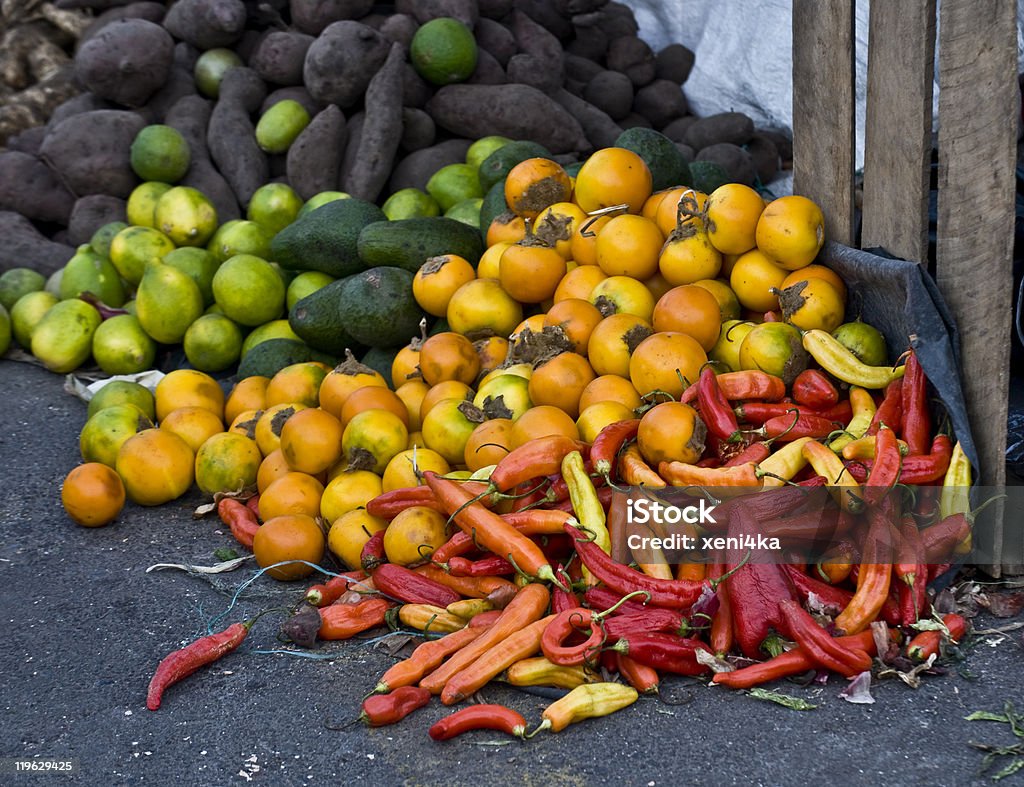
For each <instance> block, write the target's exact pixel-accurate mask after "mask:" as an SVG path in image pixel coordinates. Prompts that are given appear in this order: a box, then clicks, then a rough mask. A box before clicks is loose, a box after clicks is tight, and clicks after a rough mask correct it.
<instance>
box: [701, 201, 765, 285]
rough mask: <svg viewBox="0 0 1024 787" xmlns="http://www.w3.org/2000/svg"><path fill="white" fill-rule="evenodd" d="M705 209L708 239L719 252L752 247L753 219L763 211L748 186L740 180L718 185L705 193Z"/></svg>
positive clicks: (754, 229)
mask: <svg viewBox="0 0 1024 787" xmlns="http://www.w3.org/2000/svg"><path fill="white" fill-rule="evenodd" d="M705 209H706V213H707V219H706V221H705V224H706V226H707V232H708V239H709V240H710V241H711V245H712V246H714V247H715V248H716V249H718V250H719V251H720V252H722V254H743V253H744V252H748V251H750V250H751V249H752V248H754V245H755V243H756V239H755V234H756V231H757V220H758V219H759V218H761V213H763V212H764V200H763V199H761V195H760V194H758V193H757V192H756V191H754V190H753V189H752V188H750V186H744V185H743V184H742V183H726V184H725V185H724V186H719V187H718V188H717V189H715V190H714V191H712V192H711V193H710V194H709V195H708V201H707V205H706V206H705ZM702 278H713V276H708V277H702Z"/></svg>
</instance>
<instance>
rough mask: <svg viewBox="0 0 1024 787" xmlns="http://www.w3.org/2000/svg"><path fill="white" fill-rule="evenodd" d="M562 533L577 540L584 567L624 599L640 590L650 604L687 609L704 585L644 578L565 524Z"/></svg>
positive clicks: (574, 528) (576, 529)
mask: <svg viewBox="0 0 1024 787" xmlns="http://www.w3.org/2000/svg"><path fill="white" fill-rule="evenodd" d="M565 532H566V533H568V534H569V535H570V536H571V537H573V538H575V539H576V551H577V553H578V554H579V556H580V560H582V561H583V565H585V566H586V567H587V568H588V569H589V570H590V573H591V574H592V575H593V576H594V577H595V578H596V579H598V580H600V581H601V582H603V583H604V584H605V585H606V586H607V587H609V588H611V589H612V590H615V591H617V592H619V593H621V594H623V595H625V594H626V593H632V592H633V591H636V590H643V591H646V592H647V593H650V603H651V604H653V605H655V606H658V607H670V608H673V609H689V608H690V607H692V606H693V603H694V602H695V601H696V600H697V599H698V598H699V597H700V594H701V591H702V589H703V587H704V583H703V582H692V581H689V580H685V579H658V578H656V577H650V576H647V575H646V574H643V573H641V572H639V571H634V570H633V569H631V568H630V567H629V566H623V565H621V564H620V563H616V562H615V561H614V560H612V559H611V556H609V555H607V554H605V552H604V550H602V549H601V547H599V546H598V545H597V544H596V543H594V542H593V541H589V540H587V536H586V534H585V533H583V531H582V530H580V529H579V528H577V527H574V526H573V525H571V524H567V525H566V526H565Z"/></svg>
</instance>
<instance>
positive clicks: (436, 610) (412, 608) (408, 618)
mask: <svg viewBox="0 0 1024 787" xmlns="http://www.w3.org/2000/svg"><path fill="white" fill-rule="evenodd" d="M398 619H399V620H400V621H402V623H404V624H405V625H406V626H408V627H409V628H414V629H416V630H417V631H436V632H439V633H444V634H450V633H451V632H453V631H458V630H459V629H462V628H465V627H466V621H465V620H464V619H463V618H460V617H459V616H458V615H452V614H451V613H450V612H448V611H446V610H445V609H444V608H443V607H435V606H433V605H432V604H403V605H402V606H401V608H400V609H399V610H398Z"/></svg>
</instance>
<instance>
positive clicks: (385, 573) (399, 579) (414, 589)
mask: <svg viewBox="0 0 1024 787" xmlns="http://www.w3.org/2000/svg"><path fill="white" fill-rule="evenodd" d="M371 576H372V577H373V584H374V586H375V587H376V588H377V590H379V591H380V592H381V593H383V594H384V595H386V596H390V597H391V598H393V599H396V600H398V601H403V602H405V603H406V604H433V605H434V606H435V607H447V606H448V605H449V604H454V603H455V602H456V601H461V600H462V596H460V595H459V594H458V593H456V592H455V591H454V590H452V589H451V588H447V587H445V586H444V585H442V584H440V583H438V582H435V581H434V580H432V579H430V578H429V577H425V576H423V575H422V574H417V573H416V572H415V571H412V570H411V569H408V568H406V567H405V566H399V565H396V564H394V563H382V564H381V565H379V566H377V568H375V569H374V570H373V574H372V575H371Z"/></svg>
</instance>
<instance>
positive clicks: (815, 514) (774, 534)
mask: <svg viewBox="0 0 1024 787" xmlns="http://www.w3.org/2000/svg"><path fill="white" fill-rule="evenodd" d="M773 494H774V492H773ZM843 513H844V512H842V511H840V510H839V509H837V508H819V509H811V510H809V511H804V512H802V513H799V514H794V515H792V516H788V517H786V518H785V519H774V520H771V521H767V522H764V521H763V522H762V526H761V532H762V533H763V534H764V536H765V537H766V538H780V539H786V540H788V541H824V542H828V541H831V540H833V539H835V538H836V537H838V536H841V535H844V534H845V532H846V530H845V529H844V528H847V529H848V527H849V519H848V518H846V517H844V516H843Z"/></svg>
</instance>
